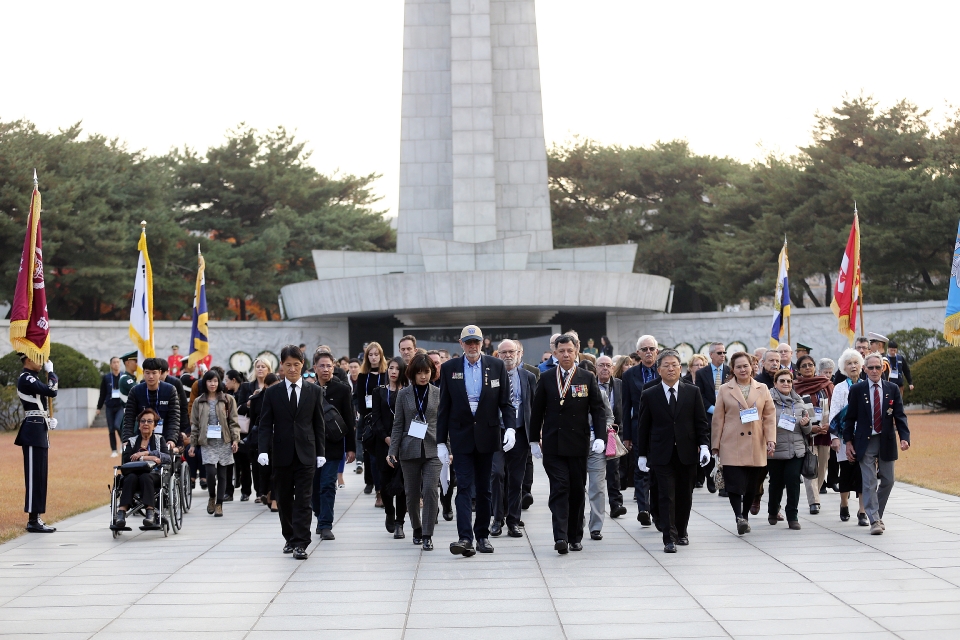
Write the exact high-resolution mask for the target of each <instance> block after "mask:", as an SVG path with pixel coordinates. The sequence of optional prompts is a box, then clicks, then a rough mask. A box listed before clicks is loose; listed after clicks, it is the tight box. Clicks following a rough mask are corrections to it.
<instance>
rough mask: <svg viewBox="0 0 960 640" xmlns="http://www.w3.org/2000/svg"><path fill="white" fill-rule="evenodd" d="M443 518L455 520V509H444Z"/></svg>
mask: <svg viewBox="0 0 960 640" xmlns="http://www.w3.org/2000/svg"><path fill="white" fill-rule="evenodd" d="M443 519H444V520H446V521H447V522H450V521H451V520H453V509H444V510H443Z"/></svg>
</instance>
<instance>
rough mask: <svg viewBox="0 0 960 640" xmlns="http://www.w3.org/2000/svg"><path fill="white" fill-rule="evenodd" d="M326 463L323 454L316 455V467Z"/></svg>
mask: <svg viewBox="0 0 960 640" xmlns="http://www.w3.org/2000/svg"><path fill="white" fill-rule="evenodd" d="M325 464H327V459H326V458H324V457H323V456H317V469H319V468H320V467H322V466H323V465H325Z"/></svg>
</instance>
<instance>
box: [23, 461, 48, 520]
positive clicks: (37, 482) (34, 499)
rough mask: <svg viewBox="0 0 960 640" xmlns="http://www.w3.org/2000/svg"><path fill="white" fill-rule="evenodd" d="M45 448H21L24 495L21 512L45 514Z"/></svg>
mask: <svg viewBox="0 0 960 640" xmlns="http://www.w3.org/2000/svg"><path fill="white" fill-rule="evenodd" d="M48 451H49V450H48V449H47V448H46V447H30V446H26V447H23V485H24V487H25V488H26V495H25V498H24V501H23V510H24V511H25V512H26V513H46V512H47V459H48V458H47V453H48Z"/></svg>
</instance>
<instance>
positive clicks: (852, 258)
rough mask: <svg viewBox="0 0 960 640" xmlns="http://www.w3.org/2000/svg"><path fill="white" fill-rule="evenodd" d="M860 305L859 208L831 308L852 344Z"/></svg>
mask: <svg viewBox="0 0 960 640" xmlns="http://www.w3.org/2000/svg"><path fill="white" fill-rule="evenodd" d="M859 305H860V218H859V216H858V215H857V210H856V208H854V210H853V226H852V227H850V238H849V239H848V240H847V248H846V250H845V251H844V252H843V261H842V262H841V263H840V274H839V275H838V276H837V284H836V285H835V286H834V288H833V302H831V303H830V308H831V309H833V315H835V316H837V321H838V325H837V329H838V330H839V331H840V333H842V334H844V335H845V336H847V340H849V341H850V344H851V345H852V344H853V338H854V336H856V335H857V309H858V306H859Z"/></svg>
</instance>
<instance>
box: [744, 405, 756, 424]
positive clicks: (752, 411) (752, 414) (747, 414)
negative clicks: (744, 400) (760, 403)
mask: <svg viewBox="0 0 960 640" xmlns="http://www.w3.org/2000/svg"><path fill="white" fill-rule="evenodd" d="M759 419H760V412H758V411H757V408H756V407H750V408H749V409H741V410H740V422H741V423H742V424H749V423H751V422H756V421H757V420H759Z"/></svg>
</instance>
